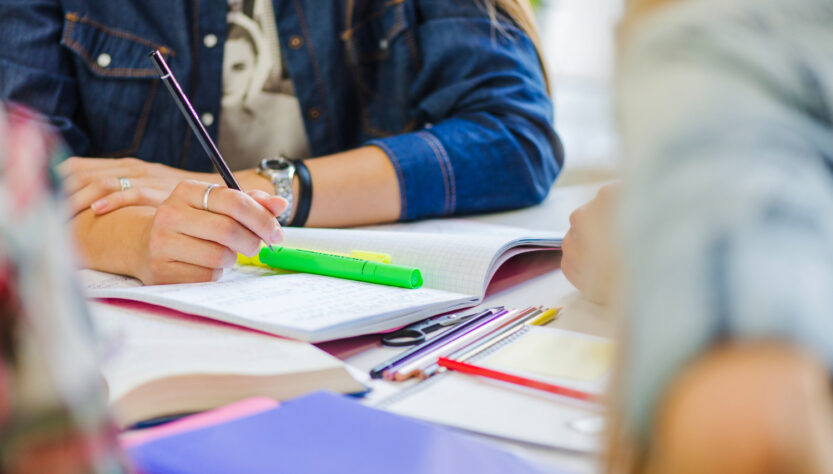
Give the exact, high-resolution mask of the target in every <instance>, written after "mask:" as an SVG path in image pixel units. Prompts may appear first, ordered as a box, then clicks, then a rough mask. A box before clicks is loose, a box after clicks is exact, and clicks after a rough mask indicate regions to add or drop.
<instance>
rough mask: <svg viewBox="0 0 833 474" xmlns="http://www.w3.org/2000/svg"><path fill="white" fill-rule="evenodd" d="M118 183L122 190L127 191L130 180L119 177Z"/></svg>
mask: <svg viewBox="0 0 833 474" xmlns="http://www.w3.org/2000/svg"><path fill="white" fill-rule="evenodd" d="M119 185H120V186H121V190H122V191H127V190H128V189H130V180H129V179H127V178H124V177H122V178H119Z"/></svg>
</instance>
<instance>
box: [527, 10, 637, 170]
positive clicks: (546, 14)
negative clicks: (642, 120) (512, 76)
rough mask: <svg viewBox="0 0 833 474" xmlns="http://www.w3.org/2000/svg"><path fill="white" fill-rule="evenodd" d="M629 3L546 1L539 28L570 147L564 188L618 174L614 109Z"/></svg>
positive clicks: (561, 130) (560, 129)
mask: <svg viewBox="0 0 833 474" xmlns="http://www.w3.org/2000/svg"><path fill="white" fill-rule="evenodd" d="M623 11H624V0H542V5H541V6H540V8H539V9H538V24H539V27H540V29H541V38H542V43H543V48H544V56H545V60H546V62H547V63H548V68H549V72H550V76H551V79H552V80H553V85H554V93H555V114H556V129H557V130H558V132H559V134H560V135H561V138H562V140H563V141H564V145H565V148H566V166H565V171H564V172H563V173H562V176H561V177H560V178H559V181H558V183H559V185H563V184H573V183H577V182H587V181H594V180H600V179H609V178H610V177H612V176H614V175H615V174H616V170H617V167H618V159H617V156H616V137H615V133H614V131H615V127H614V123H613V114H612V107H611V78H612V74H613V67H614V60H615V54H616V53H615V51H616V43H615V31H616V25H617V23H618V21H619V18H620V17H621V15H622V12H623Z"/></svg>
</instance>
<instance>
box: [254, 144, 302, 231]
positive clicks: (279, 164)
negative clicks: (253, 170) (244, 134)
mask: <svg viewBox="0 0 833 474" xmlns="http://www.w3.org/2000/svg"><path fill="white" fill-rule="evenodd" d="M257 174H259V175H261V176H264V177H266V178H267V179H268V180H269V181H271V182H272V184H273V185H275V194H276V195H278V196H280V197H282V198H284V199H286V202H288V203H289V205H288V206H286V210H285V211H284V212H283V214H281V215H280V216H278V222H280V223H281V225H287V224H288V223H289V217H290V215H291V214H292V205H293V203H294V202H295V196H294V195H293V194H292V179H293V178H294V177H295V163H293V162H292V161H290V160H288V159H286V158H284V157H282V156H279V157H276V158H266V159H264V160H261V162H260V164H259V165H258V166H257Z"/></svg>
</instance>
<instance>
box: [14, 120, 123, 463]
mask: <svg viewBox="0 0 833 474" xmlns="http://www.w3.org/2000/svg"><path fill="white" fill-rule="evenodd" d="M44 130H45V129H44V125H43V124H41V123H39V122H38V121H37V119H35V117H34V116H32V115H30V114H29V113H28V112H26V111H24V110H22V109H19V108H14V107H9V108H6V109H4V107H3V106H2V104H0V472H2V473H10V474H20V473H82V472H83V473H112V472H123V471H124V470H125V469H124V468H123V464H122V458H121V457H120V454H119V452H118V449H117V445H116V442H115V439H116V438H115V431H113V430H112V428H111V425H110V424H109V420H108V419H107V416H106V412H105V407H106V406H107V403H106V399H105V397H104V391H103V390H102V389H103V384H102V382H103V379H101V377H100V375H99V372H98V370H97V360H96V357H95V354H93V349H92V348H94V347H95V343H94V341H93V338H92V330H91V327H90V326H89V321H88V319H87V315H86V309H85V308H86V307H85V304H84V301H83V299H82V297H81V294H80V292H79V291H78V289H77V288H76V287H75V285H74V284H72V275H73V274H72V271H73V268H74V265H73V262H72V259H71V255H74V252H73V251H72V250H71V249H70V247H69V245H68V241H69V238H68V235H67V231H66V219H67V215H68V214H66V213H65V212H63V211H64V205H63V203H62V202H63V198H62V196H61V195H60V194H59V193H58V192H57V190H56V182H57V181H56V179H55V177H54V176H52V175H51V173H50V166H49V164H50V163H49V160H50V159H53V160H58V159H63V156H60V155H61V153H62V150H61V148H60V146H59V145H58V142H57V141H55V140H54V139H52V138H51V137H50V136H49V135H48V134H45V133H44Z"/></svg>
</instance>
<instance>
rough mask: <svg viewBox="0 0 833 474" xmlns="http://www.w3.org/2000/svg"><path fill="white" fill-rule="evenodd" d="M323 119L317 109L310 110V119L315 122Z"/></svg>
mask: <svg viewBox="0 0 833 474" xmlns="http://www.w3.org/2000/svg"><path fill="white" fill-rule="evenodd" d="M320 117H321V111H320V110H318V109H317V108H315V107H313V108H311V109H309V118H311V119H313V120H318V119H319V118H320Z"/></svg>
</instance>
